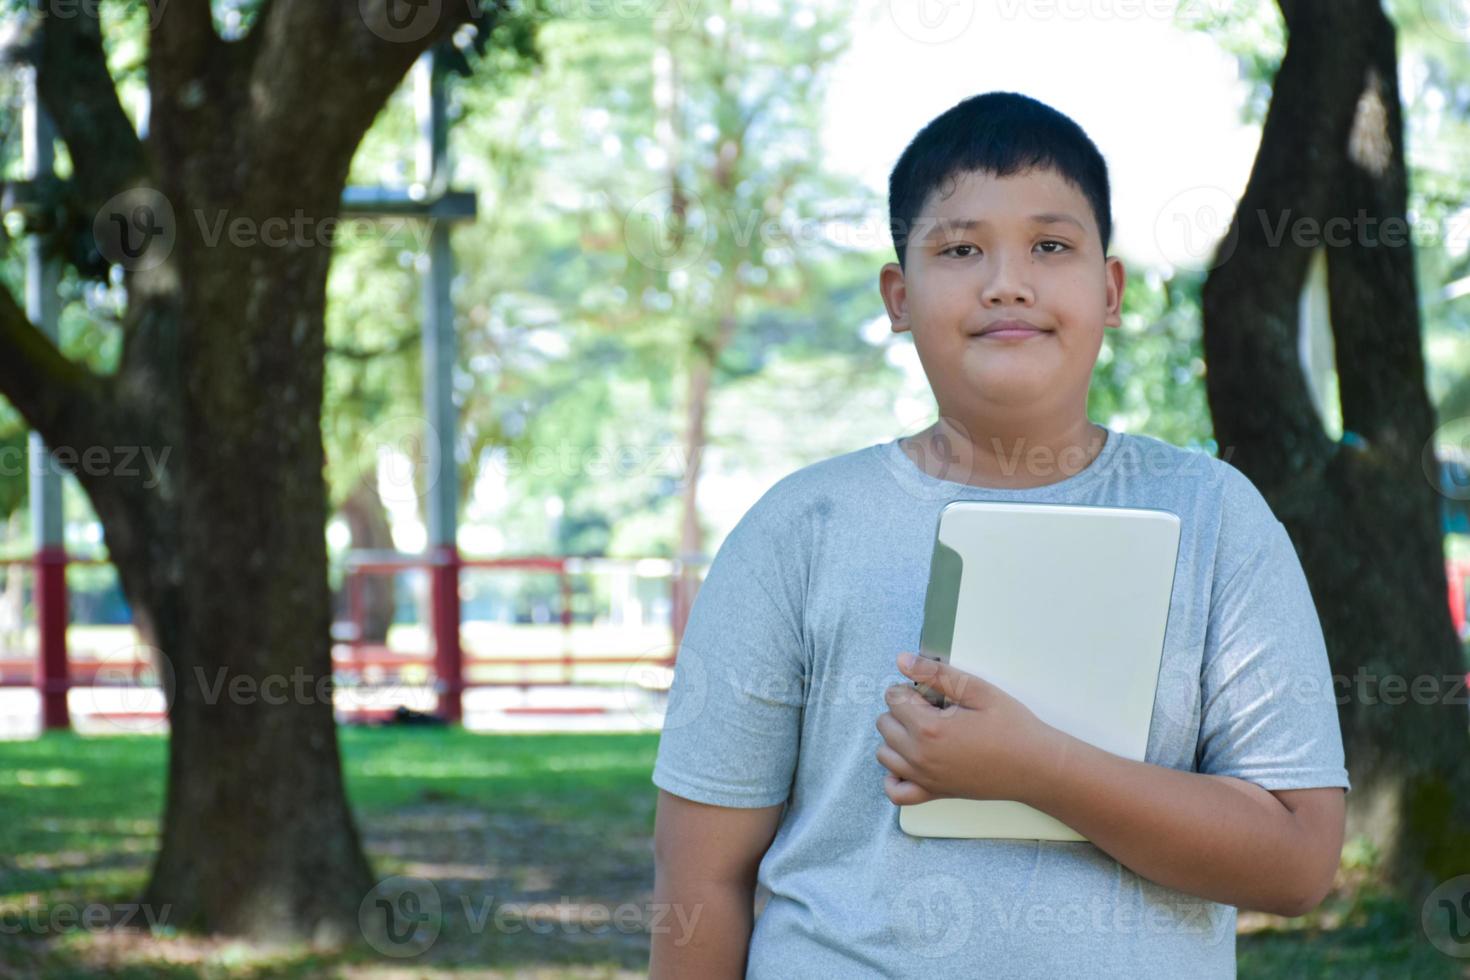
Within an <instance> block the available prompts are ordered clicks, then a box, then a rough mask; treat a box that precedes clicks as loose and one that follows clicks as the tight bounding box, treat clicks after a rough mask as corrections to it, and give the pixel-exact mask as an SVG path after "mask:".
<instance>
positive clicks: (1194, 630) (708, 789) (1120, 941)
mask: <svg viewBox="0 0 1470 980" xmlns="http://www.w3.org/2000/svg"><path fill="white" fill-rule="evenodd" d="M1022 465H1025V464H1024V463H1023V464H1022ZM1073 469H1074V470H1075V469H1076V467H1075V465H1074V466H1073ZM1053 472H1056V473H1058V475H1061V473H1062V472H1064V471H1058V470H1053ZM951 500H1016V501H1046V502H1053V503H1073V504H1101V505H1111V506H1136V507H1150V508H1159V509H1163V510H1168V511H1172V512H1173V513H1175V514H1178V515H1179V518H1180V522H1181V526H1180V535H1181V536H1180V544H1179V557H1178V563H1177V567H1176V572H1175V576H1174V587H1173V593H1172V596H1171V600H1170V607H1169V619H1168V627H1167V629H1166V631H1165V638H1164V655H1163V661H1162V664H1161V666H1160V670H1159V683H1158V693H1157V696H1156V698H1155V700H1154V710H1153V718H1152V723H1151V726H1150V729H1149V738H1148V749H1147V752H1146V754H1145V761H1146V762H1150V763H1155V764H1157V765H1161V766H1168V767H1170V768H1173V769H1180V770H1185V771H1191V772H1203V773H1215V774H1220V775H1229V776H1236V777H1239V778H1241V779H1246V780H1249V781H1251V782H1253V783H1255V784H1257V785H1259V786H1262V787H1264V788H1265V789H1268V790H1276V789H1301V788H1308V787H1318V786H1341V787H1343V788H1345V789H1350V788H1351V787H1350V784H1349V782H1348V776H1347V770H1346V769H1345V768H1344V765H1343V749H1342V734H1341V730H1340V728H1339V723H1338V716H1337V707H1336V695H1335V691H1334V689H1333V686H1332V680H1331V675H1330V673H1329V667H1328V662H1327V653H1326V649H1325V647H1324V645H1323V640H1322V631H1321V626H1320V623H1319V621H1318V618H1317V612H1316V609H1315V607H1314V606H1313V603H1312V597H1311V593H1310V592H1309V591H1308V587H1307V581H1306V578H1305V576H1304V575H1303V573H1302V570H1301V565H1300V562H1299V561H1298V559H1297V555H1296V552H1295V550H1294V549H1293V547H1292V543H1291V540H1290V539H1289V538H1288V536H1287V533H1286V529H1285V527H1283V526H1282V524H1281V523H1280V522H1279V521H1277V520H1276V518H1275V516H1274V515H1273V514H1272V512H1271V509H1270V507H1269V506H1268V505H1267V503H1266V501H1265V500H1264V498H1262V497H1261V495H1260V493H1259V492H1258V491H1257V490H1256V488H1255V487H1254V486H1253V485H1252V484H1251V483H1250V481H1249V480H1247V479H1246V478H1245V476H1243V475H1242V474H1241V473H1240V471H1239V470H1237V469H1235V468H1234V467H1233V466H1230V465H1229V464H1228V463H1225V462H1222V461H1220V460H1218V459H1215V458H1213V457H1210V456H1207V455H1205V454H1203V453H1199V452H1193V451H1189V450H1184V449H1180V448H1178V447H1176V446H1172V445H1170V444H1168V443H1165V442H1161V441H1159V440H1157V439H1153V438H1150V437H1146V436H1139V435H1127V434H1124V433H1120V432H1116V431H1112V430H1109V433H1108V438H1107V441H1106V443H1105V444H1104V446H1103V449H1102V452H1101V453H1099V454H1098V456H1097V458H1096V459H1094V460H1093V461H1092V463H1091V464H1090V465H1088V466H1087V467H1086V468H1085V469H1083V470H1081V471H1080V472H1075V473H1074V474H1073V475H1071V476H1067V477H1066V478H1064V479H1061V480H1060V481H1059V482H1056V483H1053V484H1051V485H1049V486H1044V487H1036V488H1031V489H1024V490H1000V489H991V488H987V487H976V486H971V485H968V484H966V483H963V482H956V481H951V480H945V479H939V478H937V477H934V476H931V475H930V474H928V473H926V472H924V471H923V470H921V469H920V468H919V467H918V466H916V465H915V464H914V462H913V460H911V459H909V457H908V456H906V455H905V454H904V452H903V450H902V449H900V448H899V445H898V442H897V440H894V441H891V442H887V443H879V444H876V445H872V446H869V447H867V448H865V449H861V450H858V451H855V452H850V453H846V454H844V455H841V456H837V457H834V458H831V459H827V460H823V461H821V462H818V463H814V464H812V465H810V466H806V467H804V468H802V469H800V470H797V471H796V472H794V473H791V474H790V475H788V476H786V477H784V478H782V479H781V480H780V481H778V482H777V483H776V484H775V485H774V486H773V487H772V488H771V489H770V490H768V491H767V492H766V493H765V494H764V495H763V496H762V497H761V498H760V500H759V501H757V503H756V504H755V505H754V506H753V507H752V508H751V509H750V510H749V511H748V512H747V513H746V514H745V515H744V516H743V517H742V518H741V520H740V521H739V523H738V524H737V525H736V526H735V528H734V529H733V530H732V531H731V532H730V534H729V535H728V537H727V538H726V539H725V541H724V543H723V544H722V546H721V547H720V550H719V552H718V554H717V555H716V557H715V560H714V562H713V564H712V565H711V566H710V569H709V572H708V575H707V576H706V578H705V581H704V584H703V586H702V587H701V589H700V591H699V593H698V597H697V598H696V600H695V603H694V607H693V609H692V610H691V612H690V618H689V622H688V625H687V627H686V630H685V634H684V637H683V642H682V644H681V646H680V648H679V656H678V661H677V665H676V667H675V676H674V684H673V689H672V691H671V692H670V700H669V705H668V711H667V714H666V717H665V722H664V729H663V734H662V736H661V738H660V741H659V748H658V757H657V761H656V764H655V766H654V771H653V782H654V783H655V784H656V785H657V786H659V787H662V788H663V789H665V790H668V791H669V792H670V793H674V794H677V795H679V796H682V797H685V798H687V799H691V800H696V801H698V802H702V803H710V804H715V805H719V806H731V807H762V806H773V805H775V804H778V803H782V802H785V804H786V807H785V809H784V811H783V812H782V815H781V821H780V826H779V828H778V830H777V832H776V836H775V840H774V841H773V842H772V843H771V846H770V848H769V850H768V851H767V852H766V855H765V857H764V858H763V859H762V861H761V863H760V869H759V874H758V879H757V880H758V886H759V887H758V898H759V899H763V900H764V901H765V904H764V906H763V907H762V908H761V911H760V914H759V916H758V917H757V919H756V924H755V928H754V932H753V934H752V936H751V942H750V956H749V962H748V970H747V974H746V975H747V976H748V977H754V978H762V980H763V978H783V980H786V978H804V977H823V978H825V977H855V976H891V977H920V976H922V977H930V976H946V977H949V976H955V977H959V976H966V977H1060V976H1087V977H1103V976H1107V977H1113V976H1118V977H1122V976H1129V977H1132V976H1159V977H1176V976H1189V977H1233V976H1235V919H1236V909H1235V907H1234V906H1230V905H1224V904H1220V903H1216V902H1211V901H1207V900H1204V899H1200V898H1196V897H1194V896H1191V895H1188V894H1186V893H1184V892H1180V891H1177V890H1175V889H1172V888H1167V887H1164V886H1162V885H1158V884H1155V883H1154V882H1152V881H1149V880H1147V879H1145V878H1141V877H1139V876H1138V875H1136V874H1134V873H1133V872H1132V871H1130V870H1128V869H1127V868H1125V867H1123V866H1122V865H1121V864H1119V863H1118V862H1117V861H1116V860H1114V859H1113V858H1112V857H1110V856H1108V854H1107V853H1105V852H1104V851H1102V850H1100V849H1098V848H1097V847H1096V846H1094V845H1093V844H1091V843H1089V842H1085V841H1027V840H961V839H944V838H916V837H911V836H909V835H907V834H905V833H904V832H903V831H902V830H901V829H900V828H899V825H898V808H897V807H896V806H895V805H894V804H893V803H892V802H890V801H889V799H888V798H887V796H886V795H885V794H884V792H883V775H884V773H885V772H886V770H885V769H884V768H883V766H882V765H881V764H880V763H879V762H878V761H877V758H876V752H877V749H878V746H879V744H880V743H881V741H882V736H881V735H880V734H879V733H878V730H877V728H876V727H875V726H876V722H877V719H878V716H879V715H880V714H882V713H883V712H884V711H886V710H887V706H886V705H885V704H884V702H883V691H884V689H885V688H886V687H888V686H889V685H890V684H895V683H907V679H906V678H905V677H904V676H903V675H902V674H901V673H900V672H899V670H898V667H897V665H896V663H895V658H896V657H897V655H898V653H899V652H900V651H904V650H909V651H913V650H917V649H918V641H919V630H920V626H921V624H922V620H923V605H924V592H925V588H926V585H927V582H928V573H929V561H930V557H931V553H932V549H933V541H934V530H935V524H936V522H937V520H938V515H939V510H940V508H941V507H942V506H943V505H944V504H946V503H947V502H949V501H951Z"/></svg>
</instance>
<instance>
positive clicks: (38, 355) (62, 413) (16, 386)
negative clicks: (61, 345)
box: [0, 287, 102, 446]
mask: <svg viewBox="0 0 1470 980" xmlns="http://www.w3.org/2000/svg"><path fill="white" fill-rule="evenodd" d="M101 383H102V381H101V379H99V378H98V377H97V376H96V375H94V374H92V372H91V371H88V370H87V369H86V368H84V367H82V366H81V365H79V364H77V363H75V362H73V361H71V360H69V359H68V358H66V357H65V356H64V355H63V354H62V353H61V351H59V350H57V349H56V345H55V344H53V343H51V341H50V339H48V338H47V337H46V335H45V334H44V333H42V332H41V331H40V330H39V329H38V328H37V327H36V325H35V324H33V323H31V321H30V318H29V317H27V316H26V314H25V311H24V310H22V309H21V308H20V306H19V305H18V304H17V303H16V302H15V297H13V296H12V295H11V294H10V290H8V289H5V288H3V287H0V393H3V394H4V395H5V397H6V398H7V399H9V401H10V403H11V404H12V405H14V406H15V408H16V411H18V412H20V414H21V415H22V416H24V417H25V420H26V422H28V423H29V424H30V426H31V428H33V429H35V430H36V431H37V432H39V433H41V435H42V436H43V437H44V438H45V439H46V441H47V442H48V443H50V444H51V445H53V446H60V445H79V444H82V443H83V442H85V441H86V440H84V439H82V438H79V437H80V436H81V435H82V427H83V425H89V422H88V419H90V418H93V417H95V415H96V409H95V405H96V403H97V399H98V392H99V390H100V387H101Z"/></svg>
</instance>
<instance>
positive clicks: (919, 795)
mask: <svg viewBox="0 0 1470 980" xmlns="http://www.w3.org/2000/svg"><path fill="white" fill-rule="evenodd" d="M883 792H884V793H886V794H887V795H888V799H889V800H890V801H891V802H893V803H894V804H896V805H898V806H916V805H918V804H920V803H928V802H929V801H930V800H937V799H939V797H937V796H935V795H934V794H933V793H930V792H929V791H928V790H927V789H925V788H924V787H922V786H920V785H919V784H918V783H915V782H911V781H910V780H907V779H899V778H898V777H897V776H895V775H893V774H892V773H889V774H888V775H886V776H884V777H883Z"/></svg>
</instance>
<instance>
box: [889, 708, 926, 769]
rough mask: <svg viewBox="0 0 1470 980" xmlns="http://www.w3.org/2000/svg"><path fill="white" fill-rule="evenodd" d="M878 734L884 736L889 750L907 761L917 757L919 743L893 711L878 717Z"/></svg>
mask: <svg viewBox="0 0 1470 980" xmlns="http://www.w3.org/2000/svg"><path fill="white" fill-rule="evenodd" d="M931 710H932V709H931ZM877 727H878V732H879V734H881V735H882V736H883V741H884V742H886V743H888V746H889V748H891V749H893V751H895V752H897V753H898V754H899V755H901V756H903V757H904V758H906V759H912V758H914V757H915V754H916V750H917V749H918V743H917V742H916V741H915V740H914V736H913V735H912V734H911V733H910V732H909V730H908V729H907V728H905V727H904V726H903V723H902V722H901V721H899V720H898V718H896V717H895V716H894V714H893V712H891V711H885V712H884V713H883V714H881V715H879V716H878V726H877Z"/></svg>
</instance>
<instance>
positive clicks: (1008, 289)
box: [980, 250, 1036, 306]
mask: <svg viewBox="0 0 1470 980" xmlns="http://www.w3.org/2000/svg"><path fill="white" fill-rule="evenodd" d="M988 265H989V266H990V269H989V272H990V275H989V276H988V277H987V278H986V280H985V284H984V286H983V287H982V289H981V293H980V301H981V303H983V304H984V305H985V306H1030V305H1031V304H1032V303H1033V302H1035V300H1036V295H1035V293H1034V292H1033V291H1032V289H1031V282H1030V275H1029V266H1028V263H1027V261H1026V259H1024V258H1018V257H1009V256H1007V255H1003V254H1001V253H1000V251H999V250H997V252H996V253H995V257H994V259H993V260H992V261H991V262H989V263H988Z"/></svg>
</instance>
